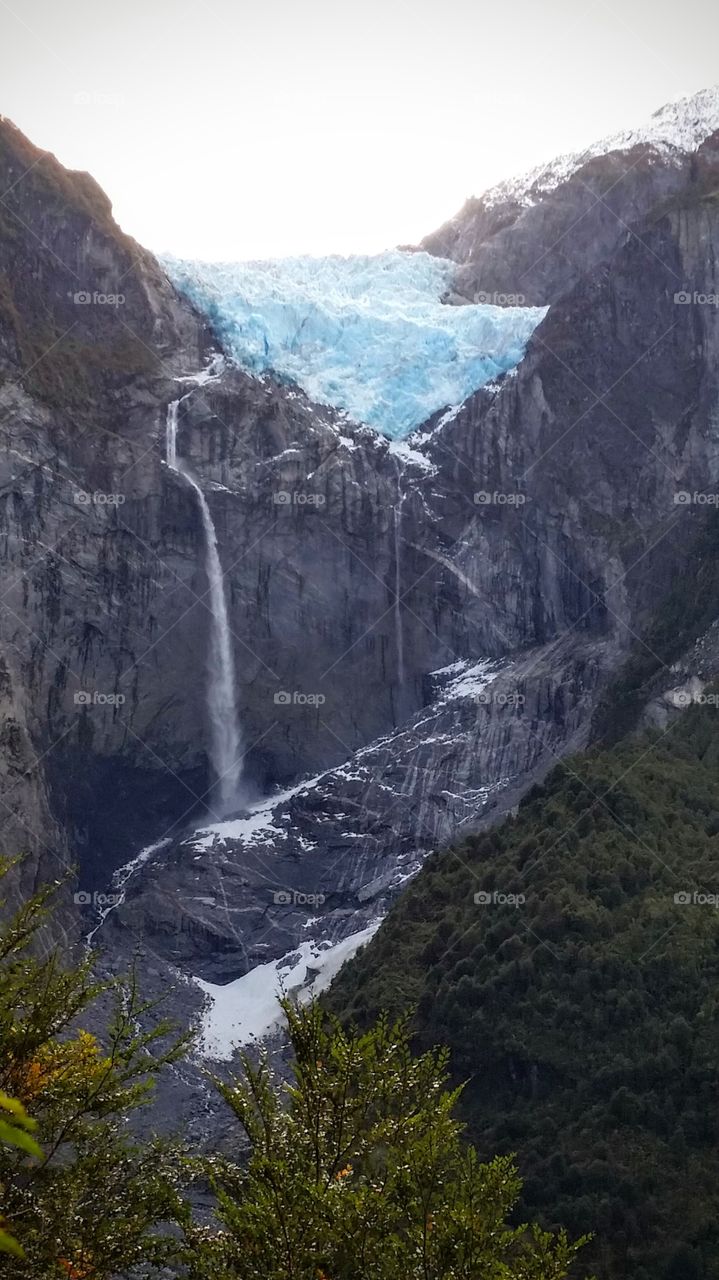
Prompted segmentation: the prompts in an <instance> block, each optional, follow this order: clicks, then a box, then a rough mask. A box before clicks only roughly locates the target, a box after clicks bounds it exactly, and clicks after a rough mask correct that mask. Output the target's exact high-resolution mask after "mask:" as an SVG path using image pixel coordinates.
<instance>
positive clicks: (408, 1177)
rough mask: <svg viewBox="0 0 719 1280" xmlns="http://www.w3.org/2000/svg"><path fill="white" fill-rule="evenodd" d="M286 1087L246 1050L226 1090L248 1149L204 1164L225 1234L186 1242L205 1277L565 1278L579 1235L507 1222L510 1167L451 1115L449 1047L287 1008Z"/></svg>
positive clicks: (197, 1233) (193, 1269) (398, 1028)
mask: <svg viewBox="0 0 719 1280" xmlns="http://www.w3.org/2000/svg"><path fill="white" fill-rule="evenodd" d="M283 1007H284V1011H285V1014H286V1017H287V1022H288V1026H289V1035H290V1039H291V1042H292V1048H293V1050H294V1057H295V1062H294V1066H293V1079H292V1082H291V1083H288V1082H285V1083H283V1084H282V1085H279V1086H278V1084H277V1083H276V1082H275V1081H274V1080H273V1077H272V1074H271V1071H270V1067H269V1063H268V1060H267V1058H266V1056H265V1057H262V1058H261V1060H260V1062H259V1065H258V1064H256V1063H254V1062H253V1061H252V1059H251V1058H250V1056H248V1055H243V1059H242V1064H243V1076H242V1078H239V1079H236V1080H234V1081H233V1082H232V1083H229V1084H220V1086H219V1087H220V1090H221V1093H222V1094H223V1096H224V1098H225V1099H226V1101H227V1102H228V1103H229V1106H230V1107H231V1109H232V1111H233V1113H234V1115H235V1116H236V1117H237V1119H238V1120H239V1122H240V1125H241V1127H242V1129H243V1130H244V1133H245V1135H246V1137H247V1138H248V1139H249V1142H250V1154H249V1158H248V1160H247V1162H246V1163H245V1164H244V1166H239V1165H237V1164H234V1163H232V1162H230V1161H228V1160H226V1159H219V1158H213V1159H212V1160H210V1161H209V1167H210V1170H211V1175H212V1180H213V1183H214V1187H215V1190H216V1192H217V1195H218V1214H219V1218H220V1220H221V1224H222V1230H221V1231H220V1232H217V1231H216V1230H214V1229H209V1228H207V1229H197V1228H195V1229H193V1230H191V1231H190V1233H189V1248H188V1264H189V1268H190V1273H191V1275H192V1276H193V1277H194V1278H195V1280H477V1278H478V1277H483V1278H485V1277H486V1280H490V1278H491V1280H559V1278H560V1277H564V1276H566V1275H567V1269H568V1267H569V1265H570V1263H571V1261H572V1259H573V1258H574V1257H575V1254H576V1252H577V1250H578V1248H579V1247H580V1245H581V1244H582V1243H583V1240H581V1241H577V1242H576V1243H574V1244H572V1243H569V1241H568V1240H567V1238H566V1236H565V1235H564V1233H560V1234H559V1235H557V1236H553V1235H551V1234H550V1233H547V1232H544V1231H542V1230H540V1229H539V1228H538V1227H526V1226H518V1227H515V1226H510V1225H509V1223H508V1215H509V1214H510V1212H511V1210H512V1208H513V1206H514V1204H515V1202H516V1200H517V1197H518V1194H519V1188H520V1182H519V1179H518V1177H517V1174H516V1171H515V1169H514V1167H513V1164H512V1161H511V1159H510V1158H503V1159H496V1160H493V1161H491V1163H489V1164H481V1163H480V1162H479V1160H478V1158H477V1156H476V1154H475V1152H474V1150H473V1149H472V1148H471V1147H469V1146H465V1145H464V1144H463V1143H462V1141H461V1128H462V1126H461V1125H460V1124H459V1123H458V1121H457V1120H455V1119H454V1117H453V1110H454V1106H455V1103H456V1100H457V1096H458V1093H459V1090H453V1091H450V1090H448V1089H447V1087H446V1084H447V1053H446V1051H444V1050H433V1051H431V1052H428V1053H425V1054H423V1055H422V1056H421V1057H414V1056H413V1055H412V1052H411V1050H410V1046H409V1041H408V1033H407V1026H406V1023H405V1022H403V1021H400V1022H398V1023H396V1024H395V1025H391V1024H390V1023H389V1021H388V1020H387V1019H386V1018H381V1019H380V1020H379V1022H378V1023H377V1025H376V1026H375V1027H374V1028H372V1029H371V1030H370V1031H368V1032H366V1033H359V1032H355V1031H345V1030H343V1029H342V1027H341V1026H340V1024H339V1023H338V1022H337V1021H335V1020H334V1019H332V1018H328V1017H327V1015H326V1014H325V1013H324V1012H323V1010H322V1009H321V1008H320V1007H319V1006H317V1005H312V1006H310V1007H309V1008H306V1009H297V1008H295V1007H294V1006H293V1005H292V1003H291V1002H290V1001H288V1000H284V1001H283Z"/></svg>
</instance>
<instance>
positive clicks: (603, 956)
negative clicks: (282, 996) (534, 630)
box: [331, 705, 719, 1280]
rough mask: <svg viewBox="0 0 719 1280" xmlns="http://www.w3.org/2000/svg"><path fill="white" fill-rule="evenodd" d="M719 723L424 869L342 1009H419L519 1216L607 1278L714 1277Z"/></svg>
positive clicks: (702, 712)
mask: <svg viewBox="0 0 719 1280" xmlns="http://www.w3.org/2000/svg"><path fill="white" fill-rule="evenodd" d="M718 766H719V708H717V707H716V706H714V705H705V706H701V707H699V706H697V707H693V708H691V709H690V710H689V711H688V712H686V713H685V715H684V716H683V717H682V718H681V719H680V720H678V721H675V722H674V724H673V725H672V727H670V729H669V730H667V731H665V732H664V733H661V734H660V733H654V734H647V735H644V736H642V737H639V738H637V739H635V740H632V741H625V742H623V743H622V744H620V745H619V746H617V747H615V748H613V749H612V750H605V751H594V752H590V753H588V754H587V755H585V756H583V757H580V758H577V759H573V760H570V761H568V762H566V763H563V764H561V765H559V766H558V767H557V768H556V769H555V770H554V772H553V773H552V774H551V775H550V777H549V778H548V780H547V781H546V784H545V785H544V786H543V787H541V788H535V790H534V791H533V792H532V793H531V794H530V795H529V796H528V797H527V799H526V801H525V802H524V804H523V805H522V806H521V807H520V810H519V812H518V815H517V816H516V818H514V819H510V820H509V821H507V822H506V823H505V824H504V825H503V826H502V827H501V828H499V829H497V830H494V831H491V832H488V833H486V834H479V835H476V836H474V837H472V838H470V839H468V840H467V841H466V842H465V843H464V844H463V845H461V846H458V847H457V848H456V849H454V850H450V851H448V852H446V853H443V854H441V855H438V856H434V857H433V858H432V859H431V860H430V861H429V863H428V864H427V865H426V867H425V869H424V870H423V872H422V873H421V874H420V876H419V877H418V878H417V880H416V881H415V883H414V884H413V885H412V886H411V887H410V888H409V889H408V890H407V892H406V894H405V895H404V897H403V898H402V899H401V900H400V901H399V903H398V904H397V906H396V907H395V909H394V910H393V912H392V913H391V915H390V917H389V918H388V920H387V921H386V923H385V925H384V926H383V928H382V929H381V930H380V931H379V933H378V934H377V935H376V937H375V938H374V939H373V941H372V943H371V944H370V945H369V946H368V947H367V948H366V950H365V951H364V952H363V953H362V954H361V955H360V956H359V957H358V958H357V959H356V961H355V962H354V963H353V964H351V965H349V966H346V967H345V969H344V970H343V971H342V974H341V975H340V978H339V980H338V982H337V984H336V985H335V987H334V988H333V991H332V994H331V1005H332V1007H333V1008H335V1009H336V1010H338V1011H340V1012H341V1013H342V1015H343V1016H346V1017H350V1016H351V1017H352V1018H354V1019H356V1020H357V1021H358V1022H359V1023H360V1024H363V1023H365V1022H367V1021H368V1020H370V1019H373V1018H374V1017H376V1016H377V1014H378V1013H379V1012H380V1011H382V1010H385V1009H386V1010H389V1011H390V1013H391V1014H392V1015H396V1014H399V1013H401V1012H402V1011H403V1010H405V1009H407V1008H409V1007H413V1008H414V1009H415V1013H414V1018H413V1027H414V1031H415V1035H416V1039H417V1042H418V1045H419V1046H420V1047H421V1046H423V1045H429V1044H434V1043H442V1044H448V1045H449V1046H450V1048H451V1052H452V1062H453V1065H454V1069H455V1072H456V1073H457V1076H458V1078H460V1079H462V1078H463V1079H466V1080H467V1081H468V1084H467V1087H466V1090H465V1093H464V1095H463V1099H462V1110H463V1114H464V1116H465V1117H466V1118H467V1120H468V1121H469V1132H470V1136H471V1137H472V1139H473V1141H474V1142H475V1143H476V1144H477V1146H478V1148H479V1151H480V1154H483V1153H484V1152H487V1151H492V1152H495V1151H499V1152H500V1153H507V1152H516V1153H517V1159H518V1165H519V1169H520V1173H521V1174H522V1175H523V1176H524V1177H525V1178H526V1181H525V1186H524V1192H523V1199H522V1207H523V1211H525V1212H528V1213H531V1214H532V1215H533V1216H539V1217H540V1219H541V1220H542V1221H544V1222H545V1223H546V1224H547V1225H551V1224H553V1223H555V1222H557V1221H561V1222H563V1223H565V1224H566V1225H567V1226H568V1228H569V1230H570V1231H572V1232H584V1231H592V1232H595V1233H596V1242H595V1244H594V1245H593V1246H592V1248H591V1250H590V1255H591V1262H592V1264H593V1265H594V1266H595V1268H596V1270H597V1272H598V1274H599V1275H600V1276H601V1277H611V1278H612V1280H613V1278H615V1277H616V1278H617V1280H618V1278H619V1277H622V1278H623V1277H631V1278H632V1280H649V1278H650V1277H651V1280H660V1278H663V1280H697V1278H699V1277H701V1278H704V1280H710V1278H711V1280H716V1277H718V1276H719V1226H718V1225H717V1219H718V1211H719V1152H718V1150H717V1138H718V1137H719V1132H718V1126H719V1116H718V1113H717V1105H716V1099H717V1085H718V1084H719V1079H718V1067H717V1048H718V1044H719V1041H718V1037H717V1013H718V1005H719V911H718V910H717V901H718V900H719V899H718V898H717V894H718V893H719V883H718V880H719V877H718V875H717V854H718V853H719V768H718Z"/></svg>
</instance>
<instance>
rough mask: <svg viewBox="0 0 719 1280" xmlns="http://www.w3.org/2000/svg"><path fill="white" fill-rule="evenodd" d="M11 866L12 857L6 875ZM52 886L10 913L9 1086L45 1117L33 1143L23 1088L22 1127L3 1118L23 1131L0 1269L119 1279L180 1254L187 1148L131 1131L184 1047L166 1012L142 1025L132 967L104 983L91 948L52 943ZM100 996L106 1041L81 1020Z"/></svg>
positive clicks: (56, 1279)
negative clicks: (47, 934)
mask: <svg viewBox="0 0 719 1280" xmlns="http://www.w3.org/2000/svg"><path fill="white" fill-rule="evenodd" d="M9 865H10V864H9V863H8V862H7V861H5V862H0V879H2V877H3V876H4V875H5V874H6V873H7V870H8V867H9ZM51 893H52V889H50V888H48V889H46V890H44V891H43V892H42V893H41V894H40V895H38V896H37V897H35V898H33V899H32V900H31V901H30V902H28V903H27V904H26V905H25V906H23V907H22V908H21V909H20V910H19V911H18V912H17V913H15V914H10V915H8V916H7V917H6V918H5V920H4V924H3V925H2V926H0V1090H2V1091H3V1092H4V1093H5V1094H6V1095H7V1096H9V1097H10V1098H11V1099H13V1100H15V1101H16V1102H17V1103H18V1104H19V1105H20V1107H22V1108H27V1110H28V1111H29V1112H30V1114H31V1115H32V1116H33V1118H34V1122H35V1125H36V1129H35V1132H36V1136H37V1139H38V1142H39V1144H40V1147H41V1148H42V1150H41V1151H38V1150H36V1149H35V1148H34V1147H31V1146H30V1145H29V1143H28V1134H27V1131H26V1122H25V1120H24V1114H25V1113H24V1111H21V1110H18V1109H17V1108H16V1107H15V1101H13V1102H12V1103H11V1104H10V1105H11V1106H12V1107H13V1110H12V1111H11V1112H10V1113H9V1114H10V1115H11V1116H12V1117H13V1120H14V1124H15V1130H16V1131H15V1132H14V1133H11V1134H8V1133H7V1131H6V1132H5V1133H4V1134H3V1130H2V1128H1V1127H0V1139H2V1138H3V1137H5V1138H6V1139H7V1138H8V1137H11V1138H13V1139H14V1141H13V1142H12V1143H8V1142H7V1141H5V1142H2V1141H0V1203H1V1205H2V1215H3V1224H2V1225H3V1227H4V1229H5V1230H6V1231H7V1233H8V1234H9V1236H10V1238H11V1240H12V1241H14V1242H15V1243H16V1244H17V1246H18V1248H16V1249H15V1256H13V1257H10V1256H9V1255H7V1254H5V1253H0V1278H4V1277H6V1276H8V1277H9V1276H12V1277H13V1280H109V1277H111V1276H116V1275H117V1274H118V1272H120V1271H124V1270H126V1269H127V1268H128V1267H132V1266H134V1265H135V1264H137V1263H143V1264H145V1265H150V1266H152V1265H154V1264H155V1263H157V1264H159V1263H161V1262H162V1261H163V1260H165V1259H166V1258H168V1257H170V1256H172V1254H173V1252H174V1249H175V1244H174V1242H173V1240H172V1238H171V1235H170V1234H169V1233H168V1232H167V1230H166V1229H165V1227H164V1226H163V1224H167V1223H169V1222H171V1221H180V1220H182V1221H183V1222H184V1220H185V1210H184V1208H183V1205H182V1201H181V1199H180V1196H179V1186H180V1183H181V1180H182V1179H183V1177H184V1176H185V1174H184V1170H183V1159H182V1155H181V1152H180V1151H179V1149H178V1148H176V1147H175V1146H173V1145H172V1144H170V1143H168V1142H162V1141H152V1142H150V1143H148V1144H145V1145H141V1144H139V1143H137V1142H135V1141H133V1139H132V1138H131V1136H130V1135H129V1133H128V1130H127V1117H128V1115H129V1113H130V1112H131V1111H132V1110H133V1109H134V1108H135V1107H137V1106H138V1105H139V1104H140V1103H141V1102H143V1101H144V1100H146V1099H147V1097H148V1095H149V1093H150V1091H151V1089H152V1083H153V1081H152V1077H153V1076H155V1075H156V1074H157V1072H158V1071H159V1070H161V1068H162V1067H163V1065H165V1064H166V1063H168V1062H171V1061H174V1060H175V1059H176V1058H177V1057H178V1056H179V1055H180V1054H181V1053H182V1052H183V1049H184V1046H183V1045H182V1044H181V1043H178V1042H174V1043H170V1044H169V1046H167V1037H168V1034H169V1029H168V1027H167V1025H166V1024H164V1023H159V1024H158V1025H157V1026H156V1027H155V1028H154V1029H153V1030H150V1031H143V1030H140V1029H139V1028H140V1027H141V1025H142V1021H143V1018H144V1016H145V1015H146V1013H147V1012H148V1010H149V1006H148V1005H147V1004H143V1002H142V1000H141V999H140V997H139V995H138V992H137V989H136V986H135V983H134V980H130V982H129V984H127V985H123V984H121V983H119V982H118V983H111V984H99V983H97V982H95V981H94V980H93V977H92V965H91V961H90V960H87V959H86V960H84V961H83V962H81V963H80V964H78V965H75V966H70V965H63V963H62V962H61V960H60V958H59V955H58V952H57V951H56V950H52V951H50V952H49V953H48V954H45V955H44V956H43V954H42V951H41V947H40V937H39V933H38V931H39V930H40V929H41V927H42V925H43V924H44V923H45V920H46V915H47V909H48V906H47V904H48V898H49V897H50V895H51ZM2 906H4V904H0V907H2ZM1 914H2V912H0V915H1ZM101 998H102V1000H103V1002H104V1001H105V1000H106V999H107V1000H108V1001H110V1004H109V1006H108V1010H107V1012H108V1019H107V1021H108V1026H107V1032H106V1034H105V1035H104V1036H103V1040H104V1044H103V1045H102V1046H101V1045H100V1043H99V1041H98V1040H97V1039H96V1038H95V1036H93V1035H91V1034H90V1033H89V1032H87V1031H85V1030H83V1029H82V1025H81V1024H82V1020H83V1019H84V1017H85V1015H86V1014H88V1013H89V1012H92V1014H93V1016H94V1017H95V1018H96V1019H99V1018H100V1017H102V1016H103V1015H104V1013H105V1009H104V1005H103V1007H99V1006H98V1004H97V1002H98V1000H100V999H101ZM32 1155H34V1156H35V1158H34V1159H32V1158H31V1156H32ZM38 1157H39V1158H38ZM10 1247H12V1245H11V1246H10Z"/></svg>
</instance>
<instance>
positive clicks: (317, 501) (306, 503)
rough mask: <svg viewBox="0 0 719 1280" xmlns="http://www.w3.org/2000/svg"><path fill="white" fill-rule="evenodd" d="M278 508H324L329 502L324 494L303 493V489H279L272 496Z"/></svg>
mask: <svg viewBox="0 0 719 1280" xmlns="http://www.w3.org/2000/svg"><path fill="white" fill-rule="evenodd" d="M272 501H273V502H274V504H275V506H276V507H323V506H324V505H325V502H326V501H327V499H326V497H325V495H324V494H323V493H303V492H302V490H301V489H278V490H277V492H276V493H273V495H272Z"/></svg>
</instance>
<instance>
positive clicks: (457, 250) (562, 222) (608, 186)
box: [420, 145, 695, 306]
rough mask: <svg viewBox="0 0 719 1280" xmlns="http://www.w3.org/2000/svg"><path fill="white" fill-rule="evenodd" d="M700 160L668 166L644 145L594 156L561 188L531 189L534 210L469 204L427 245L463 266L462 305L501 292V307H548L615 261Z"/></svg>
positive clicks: (459, 281) (679, 159)
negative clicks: (639, 226)
mask: <svg viewBox="0 0 719 1280" xmlns="http://www.w3.org/2000/svg"><path fill="white" fill-rule="evenodd" d="M694 163H695V161H694V157H692V156H690V155H687V154H686V153H682V152H678V153H677V154H676V156H675V157H674V159H673V161H672V162H668V161H667V160H666V158H664V157H662V156H661V155H660V154H659V153H658V152H657V151H656V150H655V149H654V148H653V147H651V146H643V145H639V146H636V147H634V148H632V149H631V150H629V151H615V152H611V153H610V154H608V155H604V156H595V157H593V158H592V159H590V160H588V161H587V162H586V163H585V164H583V165H582V166H581V167H580V168H579V169H578V171H577V172H576V173H574V174H572V176H571V177H569V178H568V179H567V180H566V181H564V182H561V183H560V184H559V185H558V186H557V187H556V188H555V189H554V190H552V191H549V192H547V193H545V194H541V195H539V194H536V195H535V196H534V197H532V193H531V190H530V193H529V197H530V199H532V198H533V200H534V202H533V203H531V204H529V205H528V206H527V205H526V204H523V203H521V202H519V201H517V200H516V199H507V200H506V201H500V202H499V203H496V204H495V203H494V202H490V203H487V201H486V199H485V198H484V197H479V198H472V199H471V200H468V201H467V203H466V204H465V205H464V207H463V208H462V209H461V210H460V212H459V213H458V214H457V215H456V216H455V217H454V218H452V219H450V221H449V222H446V223H445V224H444V226H442V227H440V228H439V230H438V231H435V232H433V233H432V234H431V235H429V236H427V237H425V239H424V240H423V241H422V243H421V246H420V247H421V248H422V249H426V251H427V252H428V253H433V254H437V255H438V256H439V257H443V258H451V259H453V260H454V261H455V262H457V263H458V264H459V270H458V272H457V278H456V281H455V291H456V295H457V300H461V299H466V300H469V301H470V302H476V301H485V300H486V301H489V302H491V301H492V300H493V295H500V296H499V299H498V301H499V303H500V305H501V304H502V302H503V301H504V298H503V295H509V296H510V301H511V300H513V299H514V297H517V298H519V299H520V300H521V301H522V303H523V304H524V305H527V306H543V305H545V304H546V303H552V302H556V301H557V300H558V299H559V298H561V297H562V295H563V294H565V293H566V292H567V290H568V289H570V288H571V287H572V286H573V285H574V284H576V282H577V281H578V280H579V279H581V278H582V277H583V276H585V275H586V274H587V273H588V272H590V271H592V270H593V269H594V268H595V267H597V266H599V264H600V263H602V262H606V261H608V260H609V259H610V258H611V257H612V255H613V254H614V253H615V251H616V250H617V249H618V248H619V246H620V245H621V244H622V242H623V240H624V239H625V238H626V236H627V233H628V232H629V229H630V228H632V227H635V226H636V224H637V223H640V222H642V221H643V220H644V219H645V218H647V217H649V216H650V214H652V212H653V211H655V210H657V209H658V208H659V207H660V206H661V205H662V203H663V202H667V201H670V200H673V199H674V198H676V197H677V196H679V195H681V193H682V192H683V191H685V190H686V187H687V185H688V183H689V181H690V178H691V173H692V170H693V167H694ZM480 294H481V295H484V296H482V297H480V296H479V295H480Z"/></svg>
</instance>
